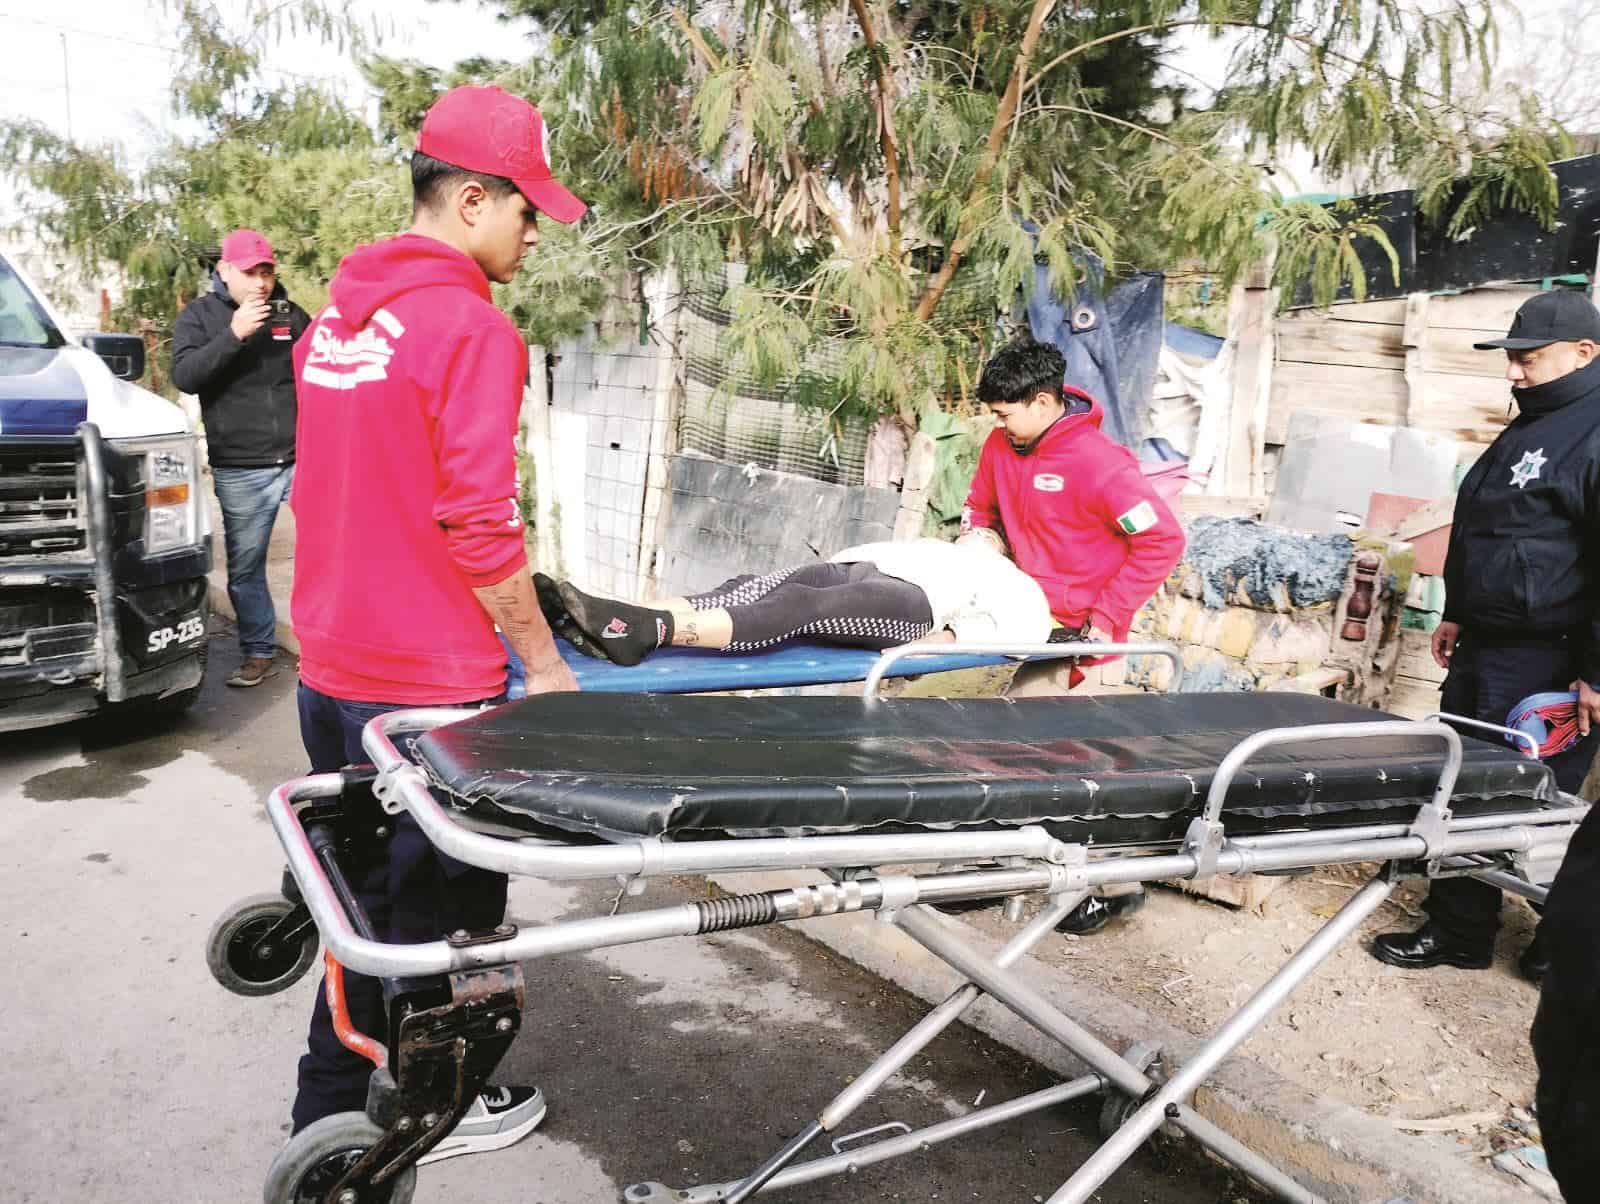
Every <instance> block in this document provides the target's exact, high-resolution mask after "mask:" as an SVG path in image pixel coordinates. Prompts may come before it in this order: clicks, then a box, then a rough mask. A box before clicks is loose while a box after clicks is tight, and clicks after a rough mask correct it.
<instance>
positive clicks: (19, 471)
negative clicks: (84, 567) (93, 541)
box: [0, 444, 87, 558]
mask: <svg viewBox="0 0 1600 1204" xmlns="http://www.w3.org/2000/svg"><path fill="white" fill-rule="evenodd" d="M80 500H81V499H80V496H79V493H78V461H77V457H76V455H74V452H73V449H72V448H71V447H63V446H61V445H59V444H57V445H55V446H53V447H18V446H10V447H0V558H13V557H23V556H61V555H64V554H70V553H73V552H82V551H83V550H84V549H85V548H86V547H87V538H86V533H85V527H86V526H87V524H86V522H85V516H84V514H83V513H82V509H81V507H80Z"/></svg>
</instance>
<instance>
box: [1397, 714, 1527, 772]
mask: <svg viewBox="0 0 1600 1204" xmlns="http://www.w3.org/2000/svg"><path fill="white" fill-rule="evenodd" d="M1435 720H1438V721H1442V722H1444V723H1450V724H1460V725H1461V726H1462V727H1471V728H1477V729H1478V730H1479V731H1484V732H1497V733H1498V734H1500V735H1502V736H1509V737H1510V738H1511V739H1512V741H1513V742H1515V743H1517V744H1520V745H1522V747H1523V748H1524V749H1525V750H1526V751H1527V754H1528V760H1530V761H1537V760H1538V759H1539V742H1538V741H1537V740H1535V739H1534V738H1533V737H1532V736H1531V735H1529V734H1528V733H1527V732H1524V731H1519V730H1518V729H1516V728H1514V727H1506V726H1505V725H1504V724H1501V723H1490V722H1488V721H1487V720H1484V719H1473V718H1470V717H1469V716H1466V715H1457V714H1455V713H1454V712H1452V711H1429V712H1428V713H1427V714H1426V715H1424V716H1423V717H1422V722H1424V723H1432V722H1434V721H1435Z"/></svg>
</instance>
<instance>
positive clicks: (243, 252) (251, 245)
mask: <svg viewBox="0 0 1600 1204" xmlns="http://www.w3.org/2000/svg"><path fill="white" fill-rule="evenodd" d="M222 257H223V258H224V259H226V260H227V261H228V262H229V263H231V264H232V265H233V266H234V267H236V268H238V269H239V270H240V271H241V272H248V271H249V270H250V269H251V268H253V267H255V266H256V265H257V264H259V263H271V264H276V263H277V262H278V261H277V260H276V259H274V258H273V257H272V244H271V243H270V242H268V241H267V240H266V238H265V237H263V236H262V234H261V233H260V232H259V231H256V230H235V231H234V232H233V233H232V234H230V235H228V237H227V238H224V239H223V240H222Z"/></svg>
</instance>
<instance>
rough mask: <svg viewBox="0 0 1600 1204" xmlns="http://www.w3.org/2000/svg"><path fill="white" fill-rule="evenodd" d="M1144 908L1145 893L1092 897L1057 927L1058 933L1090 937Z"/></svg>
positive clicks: (1080, 904) (1068, 914) (1079, 905)
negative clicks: (1112, 922)
mask: <svg viewBox="0 0 1600 1204" xmlns="http://www.w3.org/2000/svg"><path fill="white" fill-rule="evenodd" d="M1143 906H1144V891H1142V890H1141V891H1134V892H1133V893H1131V894H1126V895H1090V896H1089V897H1088V898H1087V899H1085V900H1084V901H1083V902H1082V903H1079V904H1078V905H1077V906H1076V907H1074V908H1073V909H1072V910H1071V911H1069V912H1068V913H1067V915H1066V918H1065V919H1064V920H1062V921H1061V922H1060V923H1059V924H1057V925H1056V931H1057V932H1064V933H1067V934H1068V935H1070V936H1088V935H1089V934H1090V933H1091V932H1099V931H1100V930H1101V929H1102V928H1104V927H1105V926H1106V925H1107V924H1109V923H1111V921H1113V920H1124V919H1127V917H1129V916H1131V915H1132V914H1133V913H1134V912H1136V911H1138V910H1139V909H1140V908H1142V907H1143Z"/></svg>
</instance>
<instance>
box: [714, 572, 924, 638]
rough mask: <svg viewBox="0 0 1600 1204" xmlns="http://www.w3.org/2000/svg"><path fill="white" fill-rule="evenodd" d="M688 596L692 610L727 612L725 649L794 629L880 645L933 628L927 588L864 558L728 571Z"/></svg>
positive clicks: (796, 633) (782, 635)
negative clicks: (740, 573) (729, 631)
mask: <svg viewBox="0 0 1600 1204" xmlns="http://www.w3.org/2000/svg"><path fill="white" fill-rule="evenodd" d="M688 602H689V604H690V605H691V606H693V607H694V608H695V609H696V610H726V611H727V612H728V614H729V616H730V617H731V618H732V619H733V639H732V640H731V641H730V642H729V644H728V648H727V650H728V651H729V652H757V651H760V650H761V649H763V648H771V647H772V646H774V645H775V644H781V643H783V642H784V641H785V640H792V639H797V638H799V637H800V636H811V637H813V638H814V639H818V640H821V641H822V642H824V643H828V644H843V645H845V646H846V647H849V648H870V649H873V650H874V651H882V650H883V649H885V648H892V647H894V646H895V645H896V644H909V643H910V642H911V641H912V640H920V639H921V638H922V637H923V636H925V635H927V634H928V633H929V632H930V631H932V630H933V612H932V611H930V610H929V609H928V595H927V594H925V593H923V592H922V590H921V588H920V587H918V586H915V585H912V584H911V583H910V582H909V581H901V580H900V579H899V578H898V577H890V576H888V575H886V574H884V573H880V572H879V571H878V569H877V566H875V565H872V564H869V563H867V562H865V561H863V562H860V563H857V564H834V563H832V562H831V561H827V562H823V563H821V564H808V565H806V566H804V567H803V568H798V569H782V570H780V571H778V572H776V573H767V574H766V575H764V576H760V577H754V576H745V577H734V578H731V579H730V580H727V581H724V582H723V583H722V584H721V585H719V586H717V587H716V588H715V589H713V590H710V591H709V592H707V593H704V594H691V595H690V596H689V598H688Z"/></svg>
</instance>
